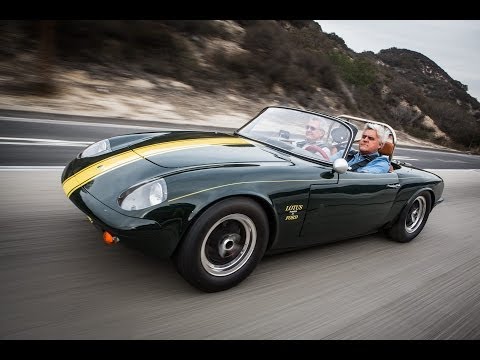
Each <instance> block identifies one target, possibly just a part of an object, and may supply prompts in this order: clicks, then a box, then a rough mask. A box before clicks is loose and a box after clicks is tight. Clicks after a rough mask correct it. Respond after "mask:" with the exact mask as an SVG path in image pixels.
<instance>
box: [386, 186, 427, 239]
mask: <svg viewBox="0 0 480 360" xmlns="http://www.w3.org/2000/svg"><path fill="white" fill-rule="evenodd" d="M431 203H432V200H431V197H430V194H429V193H428V192H426V191H424V192H421V193H420V194H418V195H415V197H414V198H412V201H409V202H408V204H407V206H406V207H405V208H404V209H403V211H402V213H401V214H400V216H399V218H398V220H397V221H396V223H395V224H394V225H393V226H392V227H391V228H390V230H389V231H388V235H389V236H390V237H391V238H392V239H393V240H395V241H398V242H401V243H407V242H409V241H412V240H413V239H414V238H415V237H416V236H417V235H418V234H420V232H421V231H422V229H423V227H424V226H425V223H426V222H427V220H428V215H429V214H430V210H431Z"/></svg>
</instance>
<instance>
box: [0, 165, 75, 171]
mask: <svg viewBox="0 0 480 360" xmlns="http://www.w3.org/2000/svg"><path fill="white" fill-rule="evenodd" d="M64 168H65V166H0V171H38V170H40V171H43V170H63V169H64Z"/></svg>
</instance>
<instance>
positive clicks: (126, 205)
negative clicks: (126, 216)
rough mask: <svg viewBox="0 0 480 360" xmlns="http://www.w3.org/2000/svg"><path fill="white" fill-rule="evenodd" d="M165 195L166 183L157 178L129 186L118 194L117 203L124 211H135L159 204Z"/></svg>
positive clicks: (165, 198)
mask: <svg viewBox="0 0 480 360" xmlns="http://www.w3.org/2000/svg"><path fill="white" fill-rule="evenodd" d="M167 197H168V189H167V183H166V181H165V179H164V178H159V179H154V180H149V181H147V182H142V183H140V184H136V185H133V186H131V187H129V188H128V189H127V190H125V191H123V192H122V193H121V194H120V195H119V196H118V198H117V203H118V206H120V208H121V209H123V210H125V211H137V210H145V209H148V208H151V207H154V206H157V205H160V204H162V203H164V202H165V201H166V200H167ZM132 206H134V207H132Z"/></svg>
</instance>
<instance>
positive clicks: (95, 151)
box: [78, 139, 112, 159]
mask: <svg viewBox="0 0 480 360" xmlns="http://www.w3.org/2000/svg"><path fill="white" fill-rule="evenodd" d="M111 151H112V148H111V146H110V141H109V140H108V139H102V140H99V141H97V142H94V143H93V144H91V145H89V146H88V147H87V148H86V149H84V150H83V151H82V152H81V153H80V154H78V158H79V159H84V158H90V157H94V156H98V155H103V154H107V153H109V152H111Z"/></svg>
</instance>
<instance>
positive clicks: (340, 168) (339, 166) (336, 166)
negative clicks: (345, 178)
mask: <svg viewBox="0 0 480 360" xmlns="http://www.w3.org/2000/svg"><path fill="white" fill-rule="evenodd" d="M347 170H348V163H347V160H345V159H344V158H339V159H336V160H335V161H334V162H333V171H336V172H337V173H339V174H345V173H346V172H347Z"/></svg>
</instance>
